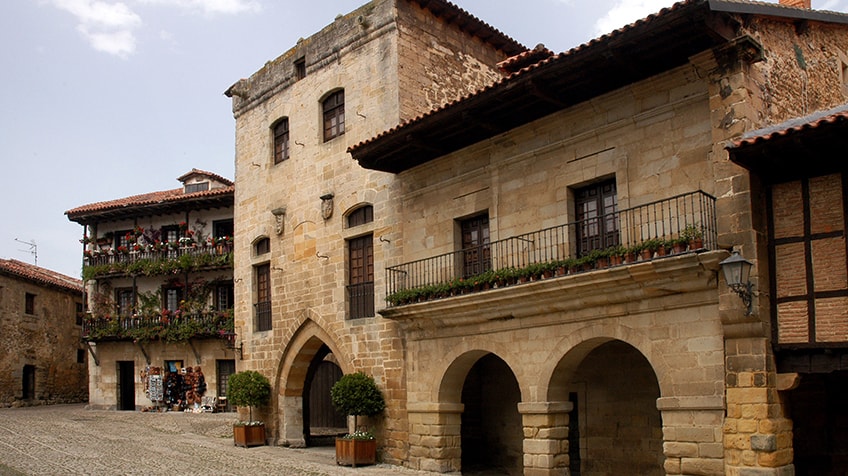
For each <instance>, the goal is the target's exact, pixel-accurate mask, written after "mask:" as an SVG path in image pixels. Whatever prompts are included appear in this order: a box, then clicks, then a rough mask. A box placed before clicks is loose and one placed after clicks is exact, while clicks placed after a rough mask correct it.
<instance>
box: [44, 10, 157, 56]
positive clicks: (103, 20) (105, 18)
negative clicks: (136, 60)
mask: <svg viewBox="0 0 848 476" xmlns="http://www.w3.org/2000/svg"><path fill="white" fill-rule="evenodd" d="M53 5H54V6H56V8H59V9H60V10H65V11H66V12H68V13H70V14H72V15H74V16H75V17H76V18H77V21H78V22H79V24H78V25H77V30H78V31H79V32H80V33H81V34H82V35H83V36H84V37H85V38H86V40H88V42H89V44H90V45H91V46H92V48H94V49H95V50H97V51H103V52H105V53H109V54H113V55H116V56H119V57H121V58H126V57H127V56H129V55H131V54H132V53H134V52H135V47H136V40H135V35H134V34H133V30H135V29H136V28H138V27H139V26H141V24H142V21H141V17H140V16H138V15H137V14H136V13H135V12H134V11H132V9H130V7H128V6H127V5H125V4H124V3H121V2H118V3H108V2H104V1H100V0H53Z"/></svg>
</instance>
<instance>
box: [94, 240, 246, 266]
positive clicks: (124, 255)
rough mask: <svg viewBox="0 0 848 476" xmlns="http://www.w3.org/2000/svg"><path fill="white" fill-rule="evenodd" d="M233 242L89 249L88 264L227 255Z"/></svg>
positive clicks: (99, 264) (113, 263)
mask: <svg viewBox="0 0 848 476" xmlns="http://www.w3.org/2000/svg"><path fill="white" fill-rule="evenodd" d="M232 248H233V245H232V243H226V244H219V245H214V246H205V245H197V246H175V247H169V246H163V247H162V248H161V249H142V250H132V249H127V250H118V249H114V248H109V249H106V250H89V251H86V252H85V265H86V266H103V265H116V264H129V263H135V262H138V261H143V260H150V261H165V260H178V259H180V257H182V256H185V255H189V256H196V257H202V256H225V255H227V254H228V253H231V252H232V251H233V249H232Z"/></svg>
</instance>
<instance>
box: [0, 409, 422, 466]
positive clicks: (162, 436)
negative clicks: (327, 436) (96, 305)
mask: <svg viewBox="0 0 848 476" xmlns="http://www.w3.org/2000/svg"><path fill="white" fill-rule="evenodd" d="M233 421H235V414H234V413H214V414H213V413H200V414H193V413H171V412H168V413H143V412H117V411H104V410H86V409H85V406H84V405H54V406H40V407H28V408H7V409H0V475H7V474H11V475H19V474H22V475H77V474H85V475H130V474H132V475H148V474H149V475H175V476H176V475H195V474H197V475H205V476H209V475H257V474H275V475H310V476H322V475H353V474H357V475H367V476H390V475H403V476H425V475H428V476H432V475H433V474H434V473H428V472H422V471H414V470H410V469H406V468H401V467H397V466H390V465H383V464H380V465H376V466H363V467H357V468H349V467H343V466H337V465H336V464H335V452H334V450H333V449H332V448H317V449H294V448H283V447H271V446H259V447H253V448H241V447H237V446H234V445H233V439H232V423H233Z"/></svg>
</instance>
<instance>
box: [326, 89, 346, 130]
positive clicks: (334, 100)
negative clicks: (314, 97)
mask: <svg viewBox="0 0 848 476" xmlns="http://www.w3.org/2000/svg"><path fill="white" fill-rule="evenodd" d="M344 93H345V90H344V89H343V88H338V89H334V90H332V91H330V92H329V93H327V94H326V95H325V96H324V97H323V98H322V99H321V111H322V113H321V130H322V132H323V133H322V137H323V138H324V142H329V141H331V140H333V139H335V138H336V137H340V136H343V135H344V133H345V94H344Z"/></svg>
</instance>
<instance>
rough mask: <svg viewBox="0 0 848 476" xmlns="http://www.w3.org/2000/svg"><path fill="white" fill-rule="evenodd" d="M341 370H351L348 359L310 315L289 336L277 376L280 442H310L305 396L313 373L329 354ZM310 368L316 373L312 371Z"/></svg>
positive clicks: (301, 444) (290, 444)
mask: <svg viewBox="0 0 848 476" xmlns="http://www.w3.org/2000/svg"><path fill="white" fill-rule="evenodd" d="M330 354H332V355H333V356H334V357H333V358H330V361H332V362H333V363H334V364H336V365H338V366H339V367H340V368H341V370H342V372H343V373H344V372H349V371H350V369H347V368H346V365H345V362H347V359H345V358H343V356H342V355H341V354H340V353H339V351H338V348H337V347H336V345H335V344H334V342H333V340H332V338H331V336H330V335H329V334H328V333H327V332H326V331H325V330H324V329H323V328H321V327H320V326H319V325H318V324H317V323H315V322H314V321H312V320H310V319H307V320H306V321H305V322H304V323H303V324H302V325H301V326H300V328H298V330H297V331H296V332H294V334H293V335H292V338H291V339H290V340H289V345H288V346H287V347H286V350H285V351H284V352H283V356H282V359H281V362H280V367H279V369H280V370H279V373H278V377H277V385H276V387H277V389H278V392H279V395H278V399H277V414H278V424H279V428H278V435H279V436H278V444H282V445H287V446H293V447H304V446H306V445H307V443H308V441H307V440H308V436H309V435H307V434H306V432H305V430H306V428H307V427H308V421H305V420H304V396H305V394H306V393H308V392H307V391H306V389H307V384H308V383H309V380H310V377H311V376H313V375H314V371H315V369H316V367H317V365H318V364H320V363H321V362H324V361H327V358H328V355H330ZM310 370H312V371H313V374H312V375H311V374H310Z"/></svg>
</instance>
